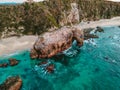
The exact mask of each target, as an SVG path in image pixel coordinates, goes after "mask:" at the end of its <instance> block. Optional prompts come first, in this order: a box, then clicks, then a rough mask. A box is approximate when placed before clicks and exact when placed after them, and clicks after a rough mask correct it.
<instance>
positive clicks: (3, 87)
mask: <svg viewBox="0 0 120 90" xmlns="http://www.w3.org/2000/svg"><path fill="white" fill-rule="evenodd" d="M21 86H22V80H21V78H20V77H19V76H16V77H9V78H8V79H7V80H6V81H5V82H4V83H3V84H0V90H20V88H21Z"/></svg>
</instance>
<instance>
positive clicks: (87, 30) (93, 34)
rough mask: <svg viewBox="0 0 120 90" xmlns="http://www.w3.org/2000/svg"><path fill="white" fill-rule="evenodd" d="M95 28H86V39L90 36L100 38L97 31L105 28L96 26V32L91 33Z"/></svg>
mask: <svg viewBox="0 0 120 90" xmlns="http://www.w3.org/2000/svg"><path fill="white" fill-rule="evenodd" d="M93 29H94V28H88V29H84V30H83V31H84V39H85V40H87V39H90V38H99V37H98V36H97V35H95V33H97V32H104V30H103V29H102V28H101V27H96V29H95V31H94V33H92V34H91V33H90V32H91V31H93Z"/></svg>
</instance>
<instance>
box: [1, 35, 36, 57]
mask: <svg viewBox="0 0 120 90" xmlns="http://www.w3.org/2000/svg"><path fill="white" fill-rule="evenodd" d="M36 39H37V36H22V37H10V38H6V39H2V40H0V56H2V55H5V54H10V53H14V52H16V51H22V50H27V49H30V48H32V46H33V44H34V43H35V41H36Z"/></svg>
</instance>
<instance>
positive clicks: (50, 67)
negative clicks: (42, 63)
mask: <svg viewBox="0 0 120 90" xmlns="http://www.w3.org/2000/svg"><path fill="white" fill-rule="evenodd" d="M46 71H47V72H48V73H52V72H54V65H53V64H52V65H49V66H47V67H46Z"/></svg>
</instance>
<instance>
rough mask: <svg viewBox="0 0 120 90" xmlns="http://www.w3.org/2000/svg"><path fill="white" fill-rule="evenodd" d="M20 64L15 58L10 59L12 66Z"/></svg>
mask: <svg viewBox="0 0 120 90" xmlns="http://www.w3.org/2000/svg"><path fill="white" fill-rule="evenodd" d="M18 63H19V61H18V60H16V59H14V58H10V59H9V64H10V66H15V65H17V64H18Z"/></svg>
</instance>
